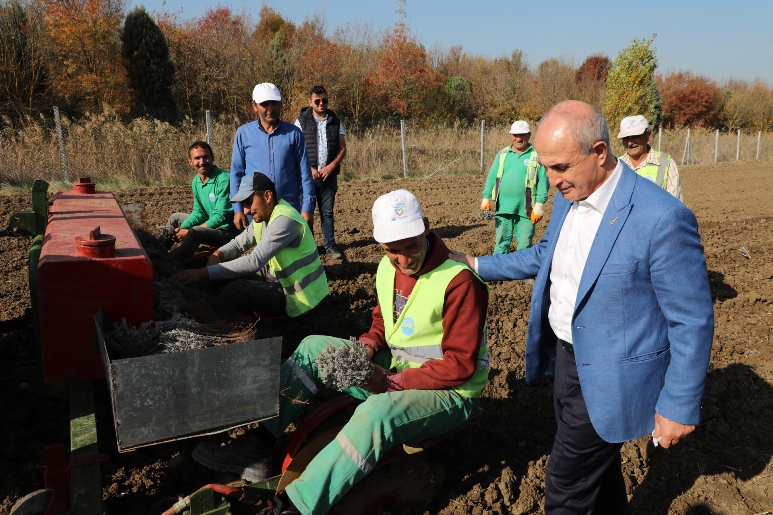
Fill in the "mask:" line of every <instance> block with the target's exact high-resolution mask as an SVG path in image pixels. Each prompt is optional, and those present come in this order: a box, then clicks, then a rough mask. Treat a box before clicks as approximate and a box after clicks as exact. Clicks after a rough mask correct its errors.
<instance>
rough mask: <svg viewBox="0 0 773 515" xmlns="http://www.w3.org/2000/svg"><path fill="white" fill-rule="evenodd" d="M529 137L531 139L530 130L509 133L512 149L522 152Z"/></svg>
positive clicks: (527, 146)
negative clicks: (524, 132)
mask: <svg viewBox="0 0 773 515" xmlns="http://www.w3.org/2000/svg"><path fill="white" fill-rule="evenodd" d="M529 139H531V132H527V133H526V134H510V141H512V142H513V150H516V151H518V152H524V151H525V150H526V149H527V148H529Z"/></svg>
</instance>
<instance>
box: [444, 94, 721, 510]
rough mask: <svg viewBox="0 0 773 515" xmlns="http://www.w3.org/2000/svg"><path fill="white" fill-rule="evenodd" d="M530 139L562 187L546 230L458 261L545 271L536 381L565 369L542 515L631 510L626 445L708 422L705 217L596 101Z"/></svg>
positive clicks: (532, 377) (531, 339)
mask: <svg viewBox="0 0 773 515" xmlns="http://www.w3.org/2000/svg"><path fill="white" fill-rule="evenodd" d="M534 146H535V147H536V149H537V152H538V153H539V160H540V162H541V163H542V164H543V165H544V166H545V168H546V169H547V175H548V179H549V180H550V184H551V186H555V187H556V188H557V189H558V192H559V195H557V196H556V199H555V202H554V205H553V214H552V219H551V221H550V223H549V225H548V227H547V230H546V233H545V236H544V237H543V238H542V240H540V242H539V243H538V244H537V245H535V246H534V247H532V248H530V249H526V250H523V251H519V252H515V253H513V254H506V255H496V256H490V257H480V258H477V259H476V258H473V257H471V256H465V255H464V254H461V253H456V252H454V253H452V255H451V257H453V258H454V259H458V260H460V261H464V262H467V263H468V264H470V265H471V266H473V267H475V270H476V271H477V272H478V273H479V274H480V276H481V277H482V278H483V279H484V280H487V281H494V280H508V279H526V278H530V277H535V283H534V290H533V292H532V299H531V314H530V319H529V329H528V335H527V340H526V380H527V382H529V383H533V382H535V381H537V380H539V379H541V378H544V377H550V376H551V375H554V376H555V381H554V394H553V395H554V408H555V412H556V419H557V423H558V430H557V432H556V437H555V441H554V444H553V450H552V452H551V454H550V460H549V462H548V467H547V474H546V480H545V481H546V485H545V513H546V514H548V515H556V514H580V513H582V514H589V513H593V514H599V513H616V514H617V513H626V512H627V509H628V502H627V496H626V490H625V482H624V481H623V475H622V472H621V458H620V448H621V446H622V443H623V442H625V441H626V440H631V439H634V438H638V437H640V436H643V435H646V434H652V437H653V439H654V442H655V444H656V445H657V444H660V445H661V446H662V447H664V448H668V447H670V446H671V445H674V444H676V443H677V442H678V441H679V440H680V439H682V438H683V437H685V436H686V435H687V434H689V433H690V432H692V431H693V430H694V429H695V425H696V424H698V422H699V421H700V407H701V399H702V397H703V389H704V385H705V378H706V371H707V368H708V364H709V358H710V354H711V341H712V338H713V332H714V316H713V308H712V300H711V294H710V291H709V281H708V274H707V270H706V261H705V258H704V255H703V246H702V245H701V242H700V236H699V234H698V226H697V221H696V219H695V215H694V214H693V213H692V211H690V209H688V208H687V207H686V206H685V205H684V204H682V203H681V202H679V201H678V200H677V199H675V198H674V197H673V196H671V195H670V194H668V193H667V192H666V191H664V190H663V189H661V188H659V187H658V186H656V185H655V184H653V183H652V182H651V181H649V180H647V179H644V178H642V177H640V176H638V175H637V174H636V173H635V172H634V171H633V170H631V169H630V167H628V166H627V165H625V164H624V163H622V162H621V161H619V160H618V159H617V158H616V157H615V156H614V155H613V154H612V151H611V148H610V144H609V127H608V126H607V122H606V120H605V119H604V117H603V116H602V115H601V113H600V112H598V110H596V109H595V108H594V107H592V106H590V105H588V104H585V103H583V102H578V101H567V102H562V103H560V104H558V105H557V106H555V107H553V108H552V109H551V110H550V111H549V112H548V113H547V114H546V115H545V117H544V118H543V120H542V123H541V125H540V127H539V129H538V131H537V134H536V138H535V141H534Z"/></svg>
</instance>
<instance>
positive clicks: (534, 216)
mask: <svg viewBox="0 0 773 515" xmlns="http://www.w3.org/2000/svg"><path fill="white" fill-rule="evenodd" d="M543 207H544V204H542V203H541V202H537V203H536V204H534V209H532V210H531V217H530V218H531V223H532V224H536V223H537V222H539V221H540V220H542V217H543V213H544V211H543Z"/></svg>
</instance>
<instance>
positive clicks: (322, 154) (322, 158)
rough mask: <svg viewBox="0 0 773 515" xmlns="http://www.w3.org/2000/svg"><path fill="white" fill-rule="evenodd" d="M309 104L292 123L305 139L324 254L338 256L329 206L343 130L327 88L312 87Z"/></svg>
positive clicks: (333, 194)
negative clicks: (315, 195)
mask: <svg viewBox="0 0 773 515" xmlns="http://www.w3.org/2000/svg"><path fill="white" fill-rule="evenodd" d="M309 95H310V96H309V107H304V108H303V109H302V110H301V114H300V115H299V116H298V119H297V120H295V125H297V126H298V127H300V129H301V131H303V136H304V137H305V138H306V152H307V154H308V156H309V164H310V165H311V176H312V177H313V178H314V187H315V190H316V194H317V206H319V221H320V225H322V237H323V238H324V241H325V253H327V255H328V256H330V257H332V258H333V259H341V258H343V257H344V255H343V253H342V252H341V251H340V250H339V248H338V247H337V246H336V235H335V223H334V219H333V218H334V214H333V209H334V207H335V199H336V191H338V174H339V172H340V171H341V161H343V160H344V156H345V155H346V133H345V132H344V126H343V124H342V123H341V120H339V119H338V117H337V116H336V115H335V113H334V112H333V111H331V110H330V109H328V108H327V105H328V96H327V91H325V88H324V87H322V86H314V87H313V88H311V91H310V92H309Z"/></svg>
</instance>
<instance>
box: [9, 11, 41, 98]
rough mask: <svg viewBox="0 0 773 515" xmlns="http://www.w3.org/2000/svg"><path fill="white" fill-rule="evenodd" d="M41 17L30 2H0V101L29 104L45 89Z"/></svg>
mask: <svg viewBox="0 0 773 515" xmlns="http://www.w3.org/2000/svg"><path fill="white" fill-rule="evenodd" d="M42 25H43V17H42V13H41V10H40V6H39V5H38V4H36V3H34V2H29V3H26V4H22V3H21V2H20V1H19V0H11V1H9V2H0V102H7V103H8V104H10V105H18V106H20V107H24V108H31V107H33V105H34V104H35V103H36V102H38V101H40V100H41V96H42V94H43V93H44V91H45V63H44V61H43V55H42V52H41V46H40V40H41V29H42Z"/></svg>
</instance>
